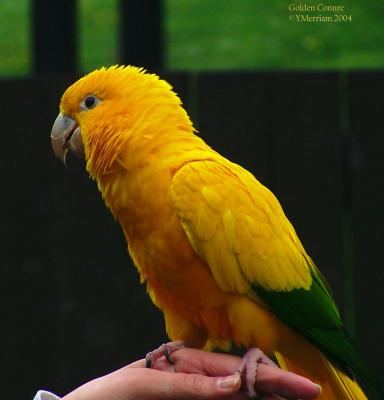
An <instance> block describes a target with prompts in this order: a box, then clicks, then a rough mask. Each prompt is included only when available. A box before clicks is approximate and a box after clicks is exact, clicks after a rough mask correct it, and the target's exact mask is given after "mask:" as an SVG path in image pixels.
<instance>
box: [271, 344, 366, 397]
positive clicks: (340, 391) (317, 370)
mask: <svg viewBox="0 0 384 400" xmlns="http://www.w3.org/2000/svg"><path fill="white" fill-rule="evenodd" d="M305 347H306V349H305V351H302V352H300V353H297V354H296V355H295V356H294V357H292V355H291V354H290V355H289V356H290V358H288V357H286V356H283V355H282V354H281V353H275V357H276V359H277V361H278V363H279V365H280V367H281V368H283V369H286V370H288V371H291V372H294V373H296V374H298V375H302V376H306V377H307V378H308V379H310V380H312V381H314V382H316V383H318V384H319V385H320V386H321V388H322V393H321V395H320V396H319V397H318V399H323V400H366V399H367V396H366V395H365V394H364V392H363V391H362V389H361V388H360V386H359V384H358V383H357V382H356V381H354V380H353V379H351V378H350V377H349V376H347V375H346V374H345V373H344V372H342V371H340V370H339V369H338V368H337V367H335V366H334V365H332V363H331V362H330V361H328V360H327V359H326V357H325V356H324V355H323V354H322V353H321V352H320V351H319V350H317V349H316V348H315V347H313V346H311V345H310V344H309V343H308V345H307V346H305Z"/></svg>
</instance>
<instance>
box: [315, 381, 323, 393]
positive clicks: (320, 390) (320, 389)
mask: <svg viewBox="0 0 384 400" xmlns="http://www.w3.org/2000/svg"><path fill="white" fill-rule="evenodd" d="M316 386H317V387H318V388H319V394H321V392H322V391H323V389H322V388H321V386H320V385H318V384H317V383H316Z"/></svg>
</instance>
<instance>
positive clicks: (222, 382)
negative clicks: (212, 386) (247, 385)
mask: <svg viewBox="0 0 384 400" xmlns="http://www.w3.org/2000/svg"><path fill="white" fill-rule="evenodd" d="M239 383H240V375H239V374H235V375H230V376H226V377H225V378H219V379H218V380H217V385H218V386H219V387H220V388H221V389H233V388H234V387H236V386H238V385H239Z"/></svg>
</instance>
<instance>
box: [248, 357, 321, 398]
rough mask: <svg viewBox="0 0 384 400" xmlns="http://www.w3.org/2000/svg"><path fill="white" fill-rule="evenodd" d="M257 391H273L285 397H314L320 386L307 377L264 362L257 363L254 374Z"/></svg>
mask: <svg viewBox="0 0 384 400" xmlns="http://www.w3.org/2000/svg"><path fill="white" fill-rule="evenodd" d="M256 390H257V391H258V392H265V393H274V394H275V395H278V396H282V397H286V398H294V399H295V398H296V399H297V398H300V399H315V398H316V397H317V396H318V395H319V394H320V392H321V387H320V386H319V385H317V384H315V383H313V382H312V381H310V380H309V379H307V378H304V377H302V376H299V375H296V374H294V373H292V372H287V371H283V370H281V369H279V368H275V367H272V366H269V365H265V364H259V366H258V369H257V375H256Z"/></svg>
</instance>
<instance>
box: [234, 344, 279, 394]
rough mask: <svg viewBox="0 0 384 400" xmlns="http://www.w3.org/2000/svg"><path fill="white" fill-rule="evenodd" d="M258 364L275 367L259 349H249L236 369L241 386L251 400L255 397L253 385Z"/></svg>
mask: <svg viewBox="0 0 384 400" xmlns="http://www.w3.org/2000/svg"><path fill="white" fill-rule="evenodd" d="M258 364H267V365H273V366H276V364H275V363H274V362H273V361H272V360H270V359H269V358H268V357H267V356H266V355H265V354H264V353H263V352H262V351H261V350H260V349H257V348H251V349H249V350H248V351H247V352H246V353H245V355H244V357H243V359H242V361H241V363H240V365H239V367H238V369H237V372H238V373H239V374H240V376H241V380H242V386H243V387H244V388H245V389H246V390H247V394H248V396H249V397H250V398H251V399H253V398H256V396H257V393H256V390H255V383H256V373H257V365H258Z"/></svg>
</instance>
